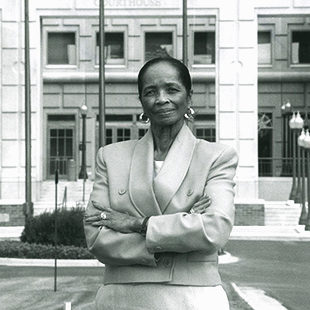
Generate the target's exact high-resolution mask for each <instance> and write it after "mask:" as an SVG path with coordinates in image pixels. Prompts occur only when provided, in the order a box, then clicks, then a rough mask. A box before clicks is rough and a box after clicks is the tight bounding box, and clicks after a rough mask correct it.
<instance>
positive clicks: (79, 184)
mask: <svg viewBox="0 0 310 310" xmlns="http://www.w3.org/2000/svg"><path fill="white" fill-rule="evenodd" d="M83 187H84V185H83V180H78V181H75V182H69V181H60V182H59V183H58V185H57V205H58V207H61V206H62V202H63V198H64V192H65V189H67V203H66V205H67V208H72V207H77V206H84V205H85V203H87V201H88V199H89V195H90V193H91V191H92V188H93V182H92V181H90V180H86V182H85V194H84V195H83ZM83 196H84V197H83ZM83 198H84V200H85V202H83ZM54 209H55V183H54V181H44V182H42V184H41V191H40V199H39V200H38V201H36V202H34V215H38V214H41V213H43V212H52V211H53V210H54Z"/></svg>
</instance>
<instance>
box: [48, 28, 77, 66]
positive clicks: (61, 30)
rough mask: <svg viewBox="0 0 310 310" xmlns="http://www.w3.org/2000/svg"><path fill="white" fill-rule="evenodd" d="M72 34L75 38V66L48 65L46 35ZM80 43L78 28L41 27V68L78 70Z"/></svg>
mask: <svg viewBox="0 0 310 310" xmlns="http://www.w3.org/2000/svg"><path fill="white" fill-rule="evenodd" d="M68 32H71V33H74V37H75V57H76V64H75V65H72V64H49V63H48V34H49V33H68ZM79 50H80V42H79V29H78V26H65V27H60V26H58V25H57V26H43V66H44V69H61V70H67V69H78V68H79V66H80V55H79Z"/></svg>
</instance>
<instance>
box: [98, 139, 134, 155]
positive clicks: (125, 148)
mask: <svg viewBox="0 0 310 310" xmlns="http://www.w3.org/2000/svg"><path fill="white" fill-rule="evenodd" d="M137 141H138V140H127V141H121V142H116V143H112V144H108V145H105V146H102V147H101V148H100V149H99V150H98V154H101V155H102V156H104V157H106V156H111V155H112V156H115V154H119V155H121V156H123V155H125V154H127V153H131V152H132V151H133V149H134V147H135V145H136V143H137Z"/></svg>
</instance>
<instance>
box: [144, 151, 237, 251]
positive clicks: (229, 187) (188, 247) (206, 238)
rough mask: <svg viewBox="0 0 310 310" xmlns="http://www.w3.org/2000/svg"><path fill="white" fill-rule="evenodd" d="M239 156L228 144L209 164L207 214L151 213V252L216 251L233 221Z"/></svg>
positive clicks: (226, 238)
mask: <svg viewBox="0 0 310 310" xmlns="http://www.w3.org/2000/svg"><path fill="white" fill-rule="evenodd" d="M237 163H238V156H237V154H236V152H235V151H234V149H233V148H231V147H227V148H225V149H224V150H223V151H222V153H221V154H220V156H219V157H218V158H217V159H216V160H215V162H214V163H213V165H212V166H211V168H210V171H209V174H208V178H207V180H206V183H205V188H204V194H207V195H209V196H210V197H211V199H212V202H211V206H209V207H208V208H207V211H206V213H204V214H188V213H183V212H182V213H176V214H168V215H159V216H152V217H151V218H150V219H149V222H148V228H147V234H146V245H147V248H148V249H149V251H150V252H154V253H155V252H179V253H185V252H191V251H207V252H210V253H213V252H215V251H217V250H218V249H220V248H222V247H223V246H224V245H225V244H226V242H227V241H228V238H229V235H230V233H231V230H232V226H233V222H234V185H235V183H234V181H233V178H234V175H235V171H236V167H237Z"/></svg>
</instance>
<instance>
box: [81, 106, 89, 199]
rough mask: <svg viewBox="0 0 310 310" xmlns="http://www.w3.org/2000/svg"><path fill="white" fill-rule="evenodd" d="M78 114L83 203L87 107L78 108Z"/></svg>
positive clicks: (85, 174) (85, 173) (85, 176)
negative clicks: (80, 135)
mask: <svg viewBox="0 0 310 310" xmlns="http://www.w3.org/2000/svg"><path fill="white" fill-rule="evenodd" d="M80 112H81V116H82V143H81V144H80V150H81V151H82V164H81V170H80V173H79V179H83V201H85V180H86V179H87V170H86V115H87V106H86V104H83V105H82V106H81V107H80Z"/></svg>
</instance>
